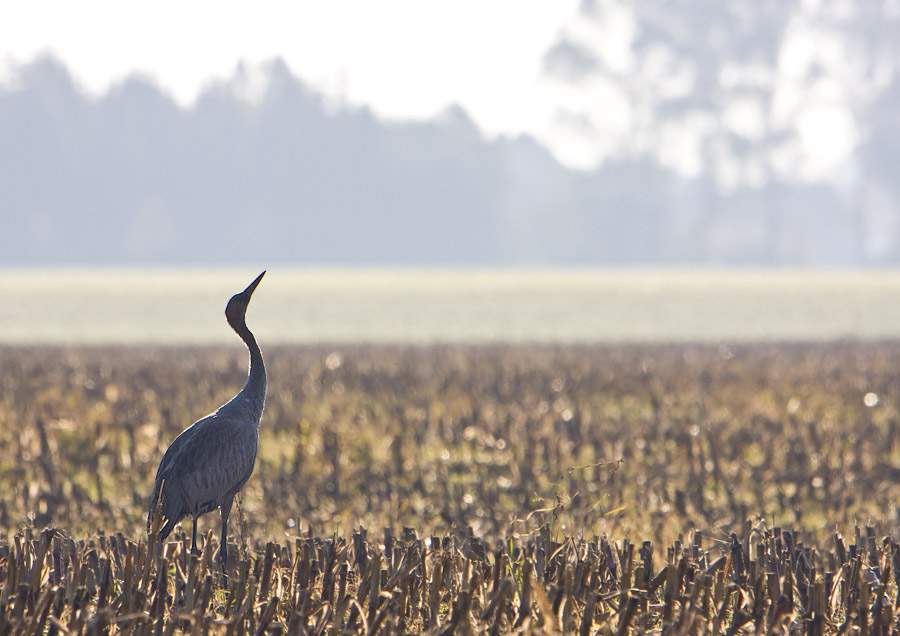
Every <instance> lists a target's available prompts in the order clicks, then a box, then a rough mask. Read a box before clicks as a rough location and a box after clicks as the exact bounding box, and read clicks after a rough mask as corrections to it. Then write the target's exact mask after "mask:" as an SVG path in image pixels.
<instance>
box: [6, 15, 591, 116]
mask: <svg viewBox="0 0 900 636" xmlns="http://www.w3.org/2000/svg"><path fill="white" fill-rule="evenodd" d="M577 4H578V2H577V0H489V1H485V0H451V1H448V0H440V1H435V0H431V1H428V2H422V1H421V0H379V1H378V2H372V1H371V0H327V1H325V2H323V1H321V0H317V1H315V2H309V1H302V2H283V1H278V0H260V1H257V2H254V3H247V2H234V1H230V0H229V1H224V2H223V1H221V0H220V1H216V2H212V1H210V0H190V1H189V2H183V1H179V2H176V1H174V0H157V1H156V2H152V3H150V2H147V3H137V2H128V1H122V0H82V1H80V2H69V1H65V0H37V1H34V0H29V1H28V2H4V3H2V4H0V69H3V74H5V76H6V78H7V79H8V77H9V68H10V67H11V66H12V65H14V64H21V63H23V62H27V61H30V60H31V59H33V58H34V57H35V56H36V55H38V54H40V53H42V52H48V51H49V52H53V53H54V54H55V55H56V56H57V57H59V58H60V59H62V60H63V61H64V62H65V63H66V65H67V66H68V67H69V69H70V70H71V71H72V72H73V74H74V75H75V77H76V79H77V81H79V83H80V84H81V85H82V86H83V87H84V88H86V89H88V90H89V91H90V92H92V93H94V94H98V93H102V92H103V91H104V90H105V89H106V88H107V87H108V86H109V84H110V82H114V81H116V80H118V79H120V78H122V77H124V76H126V75H128V74H129V73H131V72H133V71H135V70H139V71H141V72H143V73H144V74H146V75H149V76H150V77H152V78H153V79H154V80H155V81H156V82H157V83H158V84H160V85H161V86H162V87H164V88H165V89H167V90H168V91H169V92H170V93H171V94H172V95H173V96H174V97H175V98H176V99H177V100H178V101H179V102H180V103H182V104H185V105H186V104H190V103H191V102H192V100H193V99H194V98H195V97H196V95H197V93H198V91H199V90H200V89H201V88H202V87H203V86H204V84H206V83H207V82H208V81H209V80H210V78H211V77H228V76H230V75H231V74H232V73H233V72H234V70H235V68H236V65H237V64H238V62H239V61H240V60H243V61H244V62H247V63H249V65H250V66H251V67H252V66H253V65H254V64H256V63H259V62H264V61H267V60H270V59H272V58H273V57H275V56H280V57H281V58H282V59H283V60H284V61H285V62H286V63H287V64H288V66H289V67H290V68H291V70H292V71H293V72H294V73H295V74H297V75H299V76H300V77H302V78H303V79H304V80H306V81H307V82H309V83H311V84H312V85H313V86H315V87H317V88H320V89H325V90H326V91H328V92H330V93H332V94H339V95H340V96H342V97H344V98H345V99H347V100H348V101H350V102H351V103H366V104H369V105H370V106H371V107H372V108H373V110H374V111H375V112H376V113H378V114H380V115H382V116H385V117H389V118H407V117H413V118H423V117H429V116H432V115H434V114H435V113H437V112H440V111H441V110H443V109H444V108H445V107H446V106H447V105H448V104H450V103H453V102H458V103H460V104H462V105H463V106H464V107H465V108H466V110H467V111H468V112H469V113H470V115H471V116H472V117H473V118H474V119H475V120H476V121H477V123H478V124H479V125H480V126H481V127H482V129H483V130H485V132H488V133H497V132H518V131H521V130H529V129H533V128H535V127H536V126H538V125H539V123H538V121H539V120H540V119H541V118H546V117H547V116H548V114H547V111H548V109H549V108H550V105H549V104H548V103H547V100H546V98H542V97H541V94H540V91H539V90H538V89H537V85H538V80H539V75H540V61H541V56H542V55H543V53H544V51H546V50H547V48H548V47H549V46H550V45H551V44H552V43H553V41H554V40H555V39H556V37H557V36H558V35H559V31H560V28H561V27H562V25H563V23H564V21H565V20H566V19H567V18H570V17H571V16H572V15H573V14H574V13H575V12H576V10H577Z"/></svg>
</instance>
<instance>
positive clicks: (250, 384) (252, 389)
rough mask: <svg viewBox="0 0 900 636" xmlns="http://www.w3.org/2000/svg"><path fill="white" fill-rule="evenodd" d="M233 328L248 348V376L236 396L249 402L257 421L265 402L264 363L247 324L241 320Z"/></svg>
mask: <svg viewBox="0 0 900 636" xmlns="http://www.w3.org/2000/svg"><path fill="white" fill-rule="evenodd" d="M234 330H235V331H236V332H237V334H238V335H239V336H240V337H241V340H243V341H244V344H246V345H247V349H249V350H250V376H249V377H248V378H247V383H246V384H245V385H244V388H243V389H241V392H240V393H239V394H238V397H239V398H242V399H244V400H246V401H247V402H248V403H249V404H250V408H251V409H252V411H253V415H254V416H255V419H256V421H257V423H259V418H260V417H262V412H263V407H264V406H265V404H266V365H265V364H264V363H263V357H262V352H261V351H260V350H259V345H258V344H256V338H254V337H253V334H252V333H251V332H250V330H249V329H248V328H247V324H246V323H245V322H243V321H241V323H240V324H238V325H235V326H234Z"/></svg>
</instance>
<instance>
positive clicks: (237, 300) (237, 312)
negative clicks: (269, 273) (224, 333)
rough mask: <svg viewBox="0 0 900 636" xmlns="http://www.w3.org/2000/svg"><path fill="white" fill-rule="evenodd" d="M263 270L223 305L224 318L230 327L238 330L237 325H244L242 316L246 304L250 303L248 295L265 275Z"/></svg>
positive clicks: (249, 295) (245, 310) (251, 293)
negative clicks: (245, 287)
mask: <svg viewBox="0 0 900 636" xmlns="http://www.w3.org/2000/svg"><path fill="white" fill-rule="evenodd" d="M265 274H266V273H265V272H263V273H262V274H260V275H259V276H257V277H256V280H254V281H253V282H252V283H250V285H249V286H248V287H247V289H245V290H244V291H242V292H241V293H240V294H235V295H234V296H232V297H231V300H229V301H228V305H227V306H226V307H225V318H226V319H227V320H228V324H229V325H231V328H232V329H234V330H235V331H237V330H238V327H243V326H245V324H246V323H245V322H244V317H245V315H246V314H247V305H249V304H250V297H251V296H252V295H253V291H254V290H255V289H256V287H257V285H259V281H261V280H262V277H263V276H265Z"/></svg>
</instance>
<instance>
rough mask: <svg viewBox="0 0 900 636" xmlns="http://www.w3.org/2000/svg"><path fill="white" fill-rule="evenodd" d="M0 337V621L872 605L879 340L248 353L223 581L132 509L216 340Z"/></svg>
mask: <svg viewBox="0 0 900 636" xmlns="http://www.w3.org/2000/svg"><path fill="white" fill-rule="evenodd" d="M0 354H2V357H0V381H2V384H0V489H2V492H3V493H4V494H3V496H2V497H0V635H2V634H13V633H15V634H38V633H40V634H66V633H73V634H81V633H85V634H93V633H98V634H120V633H127V634H143V633H148V634H149V633H153V634H156V633H160V634H163V633H191V634H194V633H197V634H206V633H209V634H245V633H250V634H267V633H272V634H274V633H290V634H301V633H302V634H343V633H353V634H375V633H391V634H393V633H421V632H425V633H431V634H451V633H459V634H470V633H483V634H499V633H578V634H598V633H599V634H639V633H660V634H705V633H708V634H719V633H722V634H750V633H754V634H755V633H804V634H838V633H858V634H870V633H871V634H883V633H892V632H893V631H895V630H896V629H897V626H898V621H897V616H896V615H897V613H898V612H897V606H898V603H900V594H898V582H900V543H897V539H895V537H897V536H898V533H897V527H898V523H897V510H896V501H898V497H900V480H898V471H897V468H895V466H900V425H898V422H900V419H898V414H897V403H898V401H897V387H898V386H900V377H898V373H900V372H898V371H897V370H900V346H898V345H896V344H894V343H886V344H885V343H882V344H877V345H876V344H871V345H870V344H853V343H846V344H830V345H812V344H810V345H779V346H775V345H772V346H763V345H758V346H752V347H750V346H741V347H731V348H726V347H700V346H687V345H685V346H628V347H625V346H622V347H617V346H603V347H599V346H598V347H524V346H523V347H499V346H497V347H438V346H435V347H413V348H410V347H387V346H382V347H282V348H278V347H275V348H271V353H270V354H269V355H268V357H267V365H268V367H269V370H270V371H269V373H270V376H271V378H272V383H271V386H270V392H269V401H268V404H267V409H266V413H265V415H264V417H263V423H262V428H261V435H260V437H261V439H260V455H259V459H258V463H257V469H256V472H255V473H254V476H253V477H252V478H251V480H250V482H249V483H248V484H247V492H246V493H245V495H244V498H243V500H242V501H241V502H240V503H239V504H238V506H237V508H236V510H235V513H234V514H233V515H232V524H231V531H230V537H231V541H232V542H233V543H234V545H232V546H229V547H230V549H229V555H231V556H230V562H229V565H228V581H227V583H228V585H227V588H226V586H225V581H224V579H223V577H222V574H221V572H220V571H219V569H218V566H217V563H216V562H215V552H216V549H217V548H218V545H217V538H216V534H217V533H216V531H215V530H216V521H217V520H216V519H215V515H211V516H210V518H209V519H206V518H204V519H202V520H201V528H206V529H207V530H206V536H205V537H204V538H203V540H202V542H201V543H202V544H203V550H202V554H201V555H200V556H196V555H192V554H191V553H190V549H189V548H190V543H189V541H190V538H189V536H186V535H185V533H184V532H183V531H182V530H180V529H179V530H176V532H175V533H173V535H172V536H171V537H170V540H169V541H168V542H166V543H164V544H162V545H159V544H158V543H157V542H156V541H155V537H154V536H153V532H155V531H156V530H158V527H155V526H154V528H153V531H151V536H150V537H149V538H148V537H147V536H146V535H144V534H143V532H142V530H143V528H144V527H145V522H144V519H145V516H144V515H145V514H146V505H147V499H148V493H149V491H150V488H151V486H152V479H153V471H154V470H155V467H156V464H157V463H158V460H159V456H160V455H161V453H162V451H163V450H164V446H165V444H166V443H167V441H169V440H171V439H172V438H173V437H174V435H176V434H177V433H178V432H179V431H180V430H181V429H182V428H184V427H185V426H186V425H187V424H188V423H190V422H192V421H194V420H195V419H197V418H198V417H200V416H202V415H203V414H204V413H205V410H204V409H206V410H208V409H209V408H212V407H213V406H214V405H216V404H219V403H221V402H222V401H223V398H225V399H227V397H229V396H230V395H231V394H232V393H233V392H234V388H235V386H239V385H240V383H241V382H242V381H243V379H244V378H243V373H244V372H245V371H244V367H243V365H244V364H245V362H246V361H245V360H244V357H243V355H242V354H241V353H240V352H238V351H236V350H232V349H216V348H183V349H174V348H168V349H166V348H162V349H160V348H152V349H151V348H96V349H92V348H77V349H72V348H4V349H2V350H0ZM203 524H206V525H203Z"/></svg>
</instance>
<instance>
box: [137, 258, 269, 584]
mask: <svg viewBox="0 0 900 636" xmlns="http://www.w3.org/2000/svg"><path fill="white" fill-rule="evenodd" d="M264 274H265V272H263V273H262V274H260V275H259V276H258V277H257V279H256V280H254V281H253V282H252V283H250V286H249V287H247V289H245V290H244V291H242V292H241V293H240V294H237V295H235V296H233V297H232V298H231V300H229V301H228V305H227V307H226V308H225V317H226V319H227V320H228V324H229V325H231V328H232V329H234V330H235V332H236V333H237V334H238V336H240V337H241V340H243V341H244V344H246V345H247V349H249V351H250V375H249V377H248V378H247V383H246V384H245V385H244V388H243V389H242V390H241V392H240V393H238V394H237V395H236V396H234V398H232V399H231V401H230V402H228V403H227V404H225V405H223V406H221V407H220V408H219V410H217V411H216V412H215V413H212V414H211V415H207V416H206V417H204V418H203V419H201V420H199V421H197V422H195V423H194V424H193V425H191V426H190V427H188V428H187V429H185V430H184V431H183V432H182V433H181V434H180V435H179V436H178V437H176V438H175V441H174V442H172V445H171V446H169V448H168V450H166V453H165V455H163V458H162V461H161V462H160V463H159V469H158V470H157V471H156V483H155V484H154V486H153V495H152V497H151V498H150V512H149V513H148V515H147V528H148V531H149V529H150V525H151V524H150V522H151V520H152V518H153V511H154V510H155V509H156V507H157V505H158V504H159V505H160V510H161V512H162V521H163V522H164V525H163V526H162V529H161V530H160V532H159V540H160V541H163V540H165V538H166V537H167V536H169V533H170V532H172V530H173V529H174V528H175V525H176V524H177V523H178V522H179V521H181V520H182V519H183V518H184V517H186V516H188V515H190V516H191V517H192V518H193V533H192V537H191V550H192V551H194V552H196V550H197V517H199V516H200V515H202V514H205V513H207V512H211V511H213V510H215V509H216V508H219V509H220V510H221V513H222V543H221V548H220V556H221V558H222V569H223V572H224V571H225V566H226V563H227V558H228V557H227V548H226V545H227V531H228V515H229V513H230V512H231V504H232V501H233V500H234V495H235V494H236V493H237V492H238V491H239V490H240V489H241V488H243V486H244V484H245V483H247V480H248V479H249V478H250V474H251V473H252V472H253V466H254V464H255V463H256V449H257V446H258V442H259V420H260V417H261V416H262V412H263V407H264V406H265V401H266V368H265V365H264V364H263V358H262V353H261V352H260V350H259V346H258V345H257V344H256V339H255V338H254V337H253V334H252V333H251V332H250V330H249V329H248V328H247V323H246V313H247V305H248V304H249V303H250V297H251V296H252V295H253V291H254V290H255V289H256V286H257V285H259V281H260V280H262V277H263V275H264ZM160 502H161V503H160Z"/></svg>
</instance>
